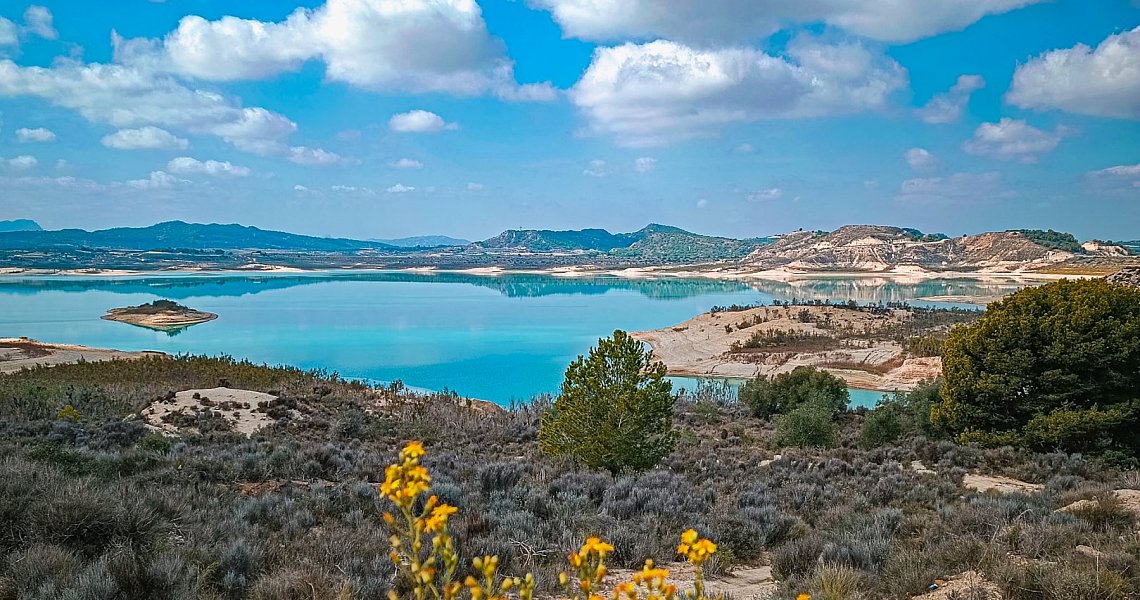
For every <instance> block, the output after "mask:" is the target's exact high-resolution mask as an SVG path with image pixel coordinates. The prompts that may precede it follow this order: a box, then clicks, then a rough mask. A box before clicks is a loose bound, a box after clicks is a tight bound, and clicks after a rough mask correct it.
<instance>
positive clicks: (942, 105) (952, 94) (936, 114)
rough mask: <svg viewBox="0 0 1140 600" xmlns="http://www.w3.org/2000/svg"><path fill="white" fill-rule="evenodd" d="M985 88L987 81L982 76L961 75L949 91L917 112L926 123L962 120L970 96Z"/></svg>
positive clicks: (935, 97)
mask: <svg viewBox="0 0 1140 600" xmlns="http://www.w3.org/2000/svg"><path fill="white" fill-rule="evenodd" d="M985 86H986V80H985V79H983V78H982V76H981V75H959V76H958V81H957V82H956V83H954V85H953V86H951V87H950V89H949V90H948V91H946V92H943V93H941V94H935V95H934V97H933V98H931V99H930V102H927V103H926V105H925V106H923V107H922V108H919V109H917V110H916V111H915V112H916V113H917V114H918V118H920V119H922V121H923V122H924V123H930V124H932V125H933V124H941V123H953V122H955V121H957V120H958V119H960V118H962V110H963V109H965V108H966V104H967V103H968V102H969V101H970V96H971V95H972V94H973V93H974V92H976V91H978V90H980V89H982V88H983V87H985Z"/></svg>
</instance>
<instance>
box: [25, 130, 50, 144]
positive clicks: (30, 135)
mask: <svg viewBox="0 0 1140 600" xmlns="http://www.w3.org/2000/svg"><path fill="white" fill-rule="evenodd" d="M16 140H17V141H19V142H20V143H24V144H27V143H30V142H54V141H55V132H54V131H52V130H50V129H44V128H43V127H36V128H35V129H28V128H27V127H21V128H20V129H17V130H16Z"/></svg>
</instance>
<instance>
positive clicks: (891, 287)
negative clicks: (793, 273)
mask: <svg viewBox="0 0 1140 600" xmlns="http://www.w3.org/2000/svg"><path fill="white" fill-rule="evenodd" d="M750 285H751V287H752V288H754V289H756V290H757V291H760V292H763V293H766V294H771V295H772V296H774V297H776V298H778V299H781V300H833V301H836V302H843V301H847V300H854V301H856V302H859V303H861V304H862V303H867V302H904V301H908V300H914V299H916V298H925V297H928V296H963V297H979V298H993V297H998V296H1004V295H1006V294H1010V293H1012V292H1015V291H1017V290H1018V289H1020V288H1022V287H1025V285H1026V284H1024V283H1018V282H1012V281H1009V282H994V281H983V280H979V279H929V280H925V281H921V282H898V281H892V280H890V279H886V278H878V277H863V278H836V279H801V280H796V281H789V282H785V281H768V280H765V281H754V282H751V283H750Z"/></svg>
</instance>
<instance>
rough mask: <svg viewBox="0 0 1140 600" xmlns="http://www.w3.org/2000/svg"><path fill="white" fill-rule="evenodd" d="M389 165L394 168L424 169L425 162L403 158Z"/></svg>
mask: <svg viewBox="0 0 1140 600" xmlns="http://www.w3.org/2000/svg"><path fill="white" fill-rule="evenodd" d="M388 166H389V167H392V168H393V169H422V168H424V163H422V162H420V161H418V160H413V159H411V158H401V159H400V160H394V161H392V162H390V163H388Z"/></svg>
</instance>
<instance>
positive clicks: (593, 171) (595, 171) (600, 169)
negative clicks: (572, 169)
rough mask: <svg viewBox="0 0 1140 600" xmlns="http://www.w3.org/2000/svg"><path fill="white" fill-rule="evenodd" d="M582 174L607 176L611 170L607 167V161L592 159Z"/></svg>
mask: <svg viewBox="0 0 1140 600" xmlns="http://www.w3.org/2000/svg"><path fill="white" fill-rule="evenodd" d="M582 174H583V175H588V176H590V177H605V176H606V175H609V171H608V170H607V169H606V161H604V160H597V159H595V160H591V161H590V162H588V163H586V168H585V169H583V170H582Z"/></svg>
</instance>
